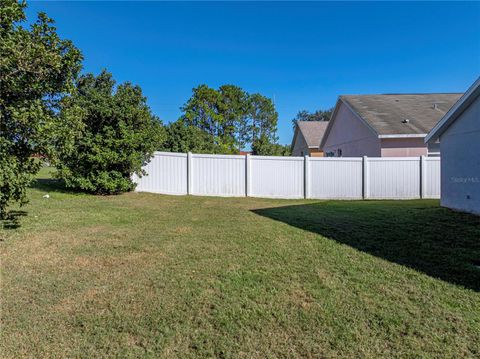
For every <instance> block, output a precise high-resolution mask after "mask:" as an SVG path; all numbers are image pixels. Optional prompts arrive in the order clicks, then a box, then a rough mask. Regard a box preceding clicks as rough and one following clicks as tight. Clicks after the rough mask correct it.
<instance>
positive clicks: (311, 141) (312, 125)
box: [297, 121, 328, 147]
mask: <svg viewBox="0 0 480 359" xmlns="http://www.w3.org/2000/svg"><path fill="white" fill-rule="evenodd" d="M297 126H298V130H299V131H300V132H301V133H302V135H303V137H304V138H305V141H306V142H307V145H308V147H318V145H319V144H320V141H321V140H322V138H323V135H324V134H325V130H326V129H327V126H328V121H297Z"/></svg>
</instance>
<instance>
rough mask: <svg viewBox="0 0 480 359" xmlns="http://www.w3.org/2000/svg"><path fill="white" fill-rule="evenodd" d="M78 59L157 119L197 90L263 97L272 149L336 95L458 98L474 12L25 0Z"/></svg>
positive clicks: (454, 6) (467, 79)
mask: <svg viewBox="0 0 480 359" xmlns="http://www.w3.org/2000/svg"><path fill="white" fill-rule="evenodd" d="M38 11H45V12H47V14H48V15H49V16H50V17H52V18H54V19H55V21H56V23H57V27H58V30H59V33H60V34H61V35H62V36H63V37H65V38H68V39H71V40H72V41H73V42H74V43H75V44H76V46H77V47H79V48H80V49H81V50H82V52H83V54H84V57H85V60H84V71H87V72H94V73H98V72H99V71H101V69H103V68H107V69H108V70H109V71H111V72H112V73H113V74H114V77H115V79H116V80H117V81H119V82H124V81H131V82H133V83H135V84H138V85H140V86H141V87H142V89H143V91H144V93H145V95H146V96H147V98H148V103H149V105H150V106H151V108H152V110H153V112H154V113H155V114H157V115H158V116H159V117H160V118H161V119H162V120H163V121H164V122H170V121H174V120H176V119H177V118H178V116H179V115H180V110H179V107H180V106H181V105H182V104H183V103H185V101H187V99H188V98H189V97H190V95H191V89H192V88H193V87H196V86H198V85H200V84H207V85H209V86H212V87H218V86H220V85H222V84H235V85H238V86H241V87H242V88H244V89H245V90H247V91H249V92H260V93H262V94H264V95H266V96H268V97H272V98H273V97H274V98H275V103H276V108H277V110H278V113H279V136H280V142H281V143H284V144H286V143H290V142H291V138H292V126H291V120H292V118H293V117H294V116H295V114H296V113H297V112H298V111H299V110H302V109H306V110H311V111H313V110H315V109H324V108H329V107H331V106H333V105H334V104H335V101H336V98H337V97H338V95H340V94H368V93H401V92H463V91H465V90H466V88H467V87H468V86H469V85H470V84H471V83H472V82H473V81H474V80H475V78H476V77H478V76H479V75H480V3H458V2H455V3H446V2H427V3H414V2H407V3H394V2H386V3H378V2H372V3H364V2H353V3H338V2H336V3H326V2H316V3H298V2H297V3H286V2H281V3H272V2H253V3H252V2H250V3H231V2H230V3H219V2H210V3H201V2H195V3H184V2H183V3H162V2H30V3H29V7H28V9H27V16H28V17H29V18H30V17H32V16H34V15H35V14H36V13H37V12H38Z"/></svg>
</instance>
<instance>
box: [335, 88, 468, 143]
mask: <svg viewBox="0 0 480 359" xmlns="http://www.w3.org/2000/svg"><path fill="white" fill-rule="evenodd" d="M461 96H462V94H461V93H439V94H388V95H344V96H340V98H341V99H342V100H343V101H344V102H346V103H347V104H348V105H349V106H350V107H351V108H352V109H353V110H354V111H355V112H356V113H357V114H358V115H360V116H361V117H362V118H363V119H364V120H365V121H366V122H367V123H368V124H369V125H370V126H371V127H372V128H373V129H374V130H375V131H376V132H377V133H378V134H379V135H397V134H402V135H408V134H426V133H428V132H429V131H430V130H431V129H432V128H433V127H434V126H435V125H436V124H437V122H438V121H439V120H440V119H441V118H442V117H443V116H444V115H445V113H447V111H448V110H449V109H450V107H452V106H453V104H454V103H455V102H456V101H457V100H458V99H459V98H460V97H461ZM405 120H408V121H405Z"/></svg>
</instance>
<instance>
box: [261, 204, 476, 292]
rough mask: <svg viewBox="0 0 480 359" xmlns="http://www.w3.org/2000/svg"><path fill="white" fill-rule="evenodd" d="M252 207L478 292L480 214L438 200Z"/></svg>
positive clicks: (271, 216)
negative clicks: (447, 207)
mask: <svg viewBox="0 0 480 359" xmlns="http://www.w3.org/2000/svg"><path fill="white" fill-rule="evenodd" d="M253 212H254V213H256V214H258V215H261V216H264V217H268V218H271V219H274V220H276V221H280V222H284V223H287V224H289V225H292V226H295V227H297V228H301V229H304V230H307V231H310V232H314V233H318V234H320V235H322V236H324V237H327V238H329V239H333V240H335V241H337V242H339V243H343V244H346V245H349V246H351V247H354V248H356V249H358V250H360V251H363V252H366V253H370V254H372V255H375V256H377V257H380V258H384V259H386V260H388V261H391V262H395V263H398V264H401V265H405V266H408V267H410V268H413V269H416V270H418V271H421V272H423V273H426V274H428V275H430V276H432V277H436V278H440V279H442V280H444V281H448V282H450V283H454V284H459V285H462V286H464V287H467V288H470V289H473V290H475V291H480V266H479V265H480V217H477V216H474V215H469V214H465V213H458V212H453V211H451V210H448V209H445V208H441V207H439V206H438V201H355V202H352V201H330V202H320V203H312V204H305V205H293V206H285V207H276V208H265V209H257V210H254V211H253Z"/></svg>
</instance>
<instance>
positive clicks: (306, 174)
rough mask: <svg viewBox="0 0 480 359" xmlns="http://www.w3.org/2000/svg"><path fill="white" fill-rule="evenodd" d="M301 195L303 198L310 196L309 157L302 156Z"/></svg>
mask: <svg viewBox="0 0 480 359" xmlns="http://www.w3.org/2000/svg"><path fill="white" fill-rule="evenodd" d="M303 186H304V187H303V189H304V191H303V195H304V197H305V198H310V157H309V156H308V155H305V156H304V161H303Z"/></svg>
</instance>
